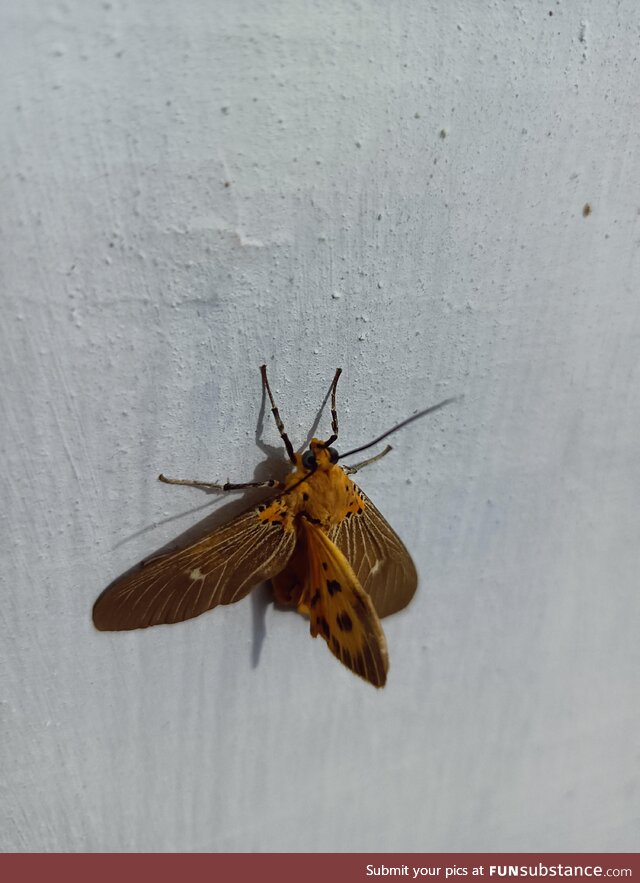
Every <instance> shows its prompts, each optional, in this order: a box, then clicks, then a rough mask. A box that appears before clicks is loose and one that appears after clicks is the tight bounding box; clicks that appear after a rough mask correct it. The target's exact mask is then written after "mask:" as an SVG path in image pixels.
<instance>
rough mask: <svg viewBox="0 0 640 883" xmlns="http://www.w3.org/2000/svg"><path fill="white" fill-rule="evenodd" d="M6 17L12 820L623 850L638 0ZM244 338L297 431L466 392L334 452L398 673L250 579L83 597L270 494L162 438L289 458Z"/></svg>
mask: <svg viewBox="0 0 640 883" xmlns="http://www.w3.org/2000/svg"><path fill="white" fill-rule="evenodd" d="M0 17H1V19H2V22H1V27H0V41H1V45H0V83H1V84H2V85H1V86H0V88H1V90H2V97H3V101H2V110H1V113H2V119H1V125H0V142H1V147H2V149H1V152H0V163H1V170H0V171H1V180H2V197H1V202H0V224H1V234H2V235H1V246H0V247H1V248H2V313H1V316H0V327H1V338H0V366H1V370H2V393H1V395H2V405H1V411H0V422H1V429H0V432H1V438H2V466H3V468H2V472H3V476H4V478H3V501H4V503H3V506H2V512H1V518H2V532H1V535H0V544H1V547H2V561H3V567H2V603H1V605H0V622H1V631H2V635H1V640H0V657H1V658H0V663H1V675H0V677H1V690H0V701H1V705H0V712H1V739H0V751H1V752H2V768H3V773H2V783H1V786H2V787H1V791H0V793H1V802H2V805H1V809H0V848H2V849H4V850H104V851H111V850H179V851H182V850H185V851H187V850H202V851H219V850H231V851H234V850H239V851H245V850H261V851H275V850H318V851H324V850H373V849H375V850H385V851H394V850H415V851H422V850H542V849H544V850H584V849H603V850H636V849H638V848H640V838H639V835H638V831H639V830H640V821H639V820H640V778H639V764H638V758H639V756H640V754H639V753H640V737H639V735H638V734H639V733H640V708H639V703H638V695H639V693H638V688H639V674H638V673H639V672H640V643H639V641H638V627H639V625H640V616H639V613H640V610H639V593H638V574H639V572H640V542H639V536H640V513H639V507H638V497H639V493H640V466H639V458H638V438H640V415H639V412H638V388H639V383H640V300H639V297H638V292H639V287H638V281H639V273H638V271H639V269H640V250H639V244H640V143H639V125H638V119H639V112H640V97H639V96H640V75H639V65H638V52H637V47H638V39H639V37H640V12H639V10H638V5H637V3H636V2H635V0H621V2H616V3H600V2H597V0H585V2H582V3H580V4H567V3H559V2H556V0H551V2H548V3H541V2H526V0H525V2H522V3H515V4H512V3H502V2H493V3H487V4H485V3H475V2H472V0H466V2H462V0H458V2H447V0H435V2H433V3H422V2H417V0H416V2H406V3H400V2H395V0H384V2H364V0H363V2H343V0H317V2H300V3H298V2H293V0H291V2H287V0H275V2H260V0H217V2H206V0H199V2H198V0H193V2H186V3H181V4H176V3H170V2H167V0H153V2H151V0H139V2H123V0H109V2H104V3H102V2H91V3H87V2H84V0H65V2H59V3H47V2H44V0H23V2H17V0H15V2H13V3H11V2H5V3H3V4H2V9H1V11H0ZM587 203H588V204H589V205H590V207H591V211H590V213H589V212H588V210H585V211H583V207H584V206H585V205H586V204H587ZM263 361H266V362H267V363H268V365H269V368H270V371H271V378H272V383H273V387H274V392H275V393H276V395H277V398H278V400H279V404H280V407H281V411H282V414H283V417H284V418H285V420H286V423H287V426H288V429H289V433H290V434H291V436H292V437H293V438H294V440H295V441H296V443H302V442H303V441H304V440H305V439H306V438H307V433H308V431H309V428H310V427H311V426H312V424H313V423H314V421H315V420H316V418H317V417H318V413H319V408H320V403H321V402H322V399H323V397H324V395H325V394H326V391H327V388H328V385H329V382H330V380H331V377H332V374H333V371H334V368H335V366H336V365H342V366H343V368H344V376H343V380H342V381H341V388H340V396H339V400H340V414H341V438H340V446H341V447H342V449H343V450H346V449H347V447H354V446H355V445H357V444H360V443H363V442H365V441H368V440H369V439H371V438H372V437H374V436H375V435H376V434H378V433H379V432H381V431H382V430H384V429H386V428H387V427H388V426H390V425H392V424H393V423H394V422H396V421H399V420H401V419H402V418H404V417H406V416H408V415H409V414H411V413H413V412H414V411H415V410H416V409H418V408H420V407H424V406H426V405H428V404H430V403H433V402H435V401H437V400H439V399H441V398H444V397H445V396H448V395H457V394H464V399H463V400H462V401H461V402H459V403H458V404H456V405H454V406H452V407H450V408H448V409H446V410H444V411H440V412H438V413H437V414H436V415H434V416H433V417H432V418H428V419H427V420H425V421H424V422H421V423H417V424H415V425H414V426H412V427H410V428H408V429H407V430H406V431H404V432H403V433H401V434H399V435H398V436H396V437H395V439H394V448H395V451H394V453H393V454H392V455H390V456H389V457H387V458H386V460H384V461H383V462H382V463H380V464H376V465H374V466H372V467H371V468H370V469H369V470H368V471H367V472H363V473H362V475H361V476H359V478H360V479H361V480H360V483H361V485H362V487H363V488H364V489H365V490H366V491H367V493H368V494H369V495H370V496H371V497H373V499H374V500H375V501H376V503H377V505H378V507H379V508H380V509H381V510H382V511H383V512H384V514H385V515H386V516H387V518H388V519H389V521H390V522H391V524H392V525H393V526H394V527H395V528H396V529H397V531H398V532H399V533H400V535H401V536H402V537H403V539H404V540H405V542H406V544H407V545H408V547H409V548H410V549H411V551H412V553H413V555H414V557H415V560H416V564H417V566H418V569H419V572H420V577H421V588H420V590H419V593H418V594H417V596H416V598H415V600H414V602H413V603H412V605H411V606H410V607H409V608H408V609H407V610H406V611H403V612H402V613H401V614H399V615H397V616H395V617H392V618H390V619H388V620H386V621H385V630H386V634H387V638H388V642H389V648H390V656H391V670H390V676H389V682H388V685H387V687H386V688H385V690H384V691H376V690H374V689H373V688H372V687H370V686H369V685H367V684H365V683H364V682H361V681H360V680H359V679H357V678H355V677H353V676H352V675H351V674H350V673H349V672H348V671H347V670H346V669H344V668H342V667H341V666H340V665H339V664H338V663H337V662H336V660H335V659H334V658H333V657H332V656H331V655H330V654H329V653H328V652H327V649H326V647H325V646H324V645H323V643H322V642H321V641H320V640H318V641H312V640H311V639H310V638H309V636H308V624H307V623H306V622H305V621H304V620H303V619H302V618H301V617H299V616H297V615H296V614H292V613H286V612H281V611H279V610H276V609H274V607H273V605H272V604H271V603H270V600H269V595H268V593H267V590H266V589H261V590H258V591H257V592H256V593H255V594H254V596H252V597H251V598H250V599H248V600H246V601H244V602H242V603H241V604H238V605H237V606H231V607H226V608H221V609H218V610H216V611H213V612H212V613H209V614H206V615H205V616H203V617H201V618H199V619H197V620H192V621H191V622H188V623H185V624H182V625H177V626H172V627H159V628H157V629H151V630H147V631H144V632H130V633H121V634H105V633H98V632H96V631H95V630H94V628H93V626H92V623H91V607H92V604H93V602H94V600H95V598H96V597H97V595H98V594H99V593H100V591H101V590H102V589H103V588H104V587H105V586H106V585H107V584H108V583H109V582H110V581H111V580H113V579H114V578H115V577H116V576H117V575H118V574H120V573H122V572H123V571H125V570H126V569H127V568H129V567H130V566H131V565H132V564H134V563H135V562H136V561H138V560H140V559H141V558H143V557H145V556H149V555H150V554H152V553H154V552H155V551H157V550H158V549H160V548H161V547H163V546H165V545H166V544H168V543H171V542H172V541H174V540H175V539H176V538H177V537H178V536H179V535H180V534H182V533H184V531H186V530H187V529H188V528H190V527H191V526H192V525H194V524H196V523H199V522H200V521H201V520H202V519H203V518H205V517H208V518H209V517H212V518H213V522H214V523H218V522H219V521H221V520H223V519H224V518H225V517H228V515H229V514H230V513H235V512H237V511H239V510H240V509H241V508H242V507H243V506H244V505H246V499H248V500H249V501H251V500H255V499H257V498H258V497H259V493H254V495H253V496H252V495H251V494H249V495H247V497H246V498H245V500H244V501H243V499H242V498H241V496H240V495H234V496H233V497H232V498H230V499H226V500H220V501H218V500H217V499H216V498H214V497H212V496H211V495H209V496H207V495H206V494H205V493H203V492H201V491H197V490H193V489H186V488H171V487H167V486H164V485H162V484H160V483H159V482H157V481H156V475H157V473H158V472H160V471H161V470H162V471H165V472H166V473H167V474H174V475H178V476H183V477H194V478H203V479H209V480H216V479H226V478H227V477H229V478H231V479H232V480H236V481H241V480H248V479H251V478H252V477H253V476H258V477H264V476H265V475H269V474H273V473H276V474H282V471H283V469H284V465H285V461H284V456H283V451H282V449H281V446H280V443H279V439H278V437H277V433H276V431H275V428H274V427H273V425H272V423H271V421H270V419H269V417H270V415H269V413H268V412H267V413H266V415H264V414H261V393H260V384H259V373H258V367H259V365H260V364H261V363H262V362H263ZM263 416H264V420H263V419H262V417H263ZM328 426H329V419H328V414H327V413H326V412H325V413H324V414H323V415H322V417H321V424H320V428H321V430H324V431H328ZM212 512H213V516H211V513H212Z"/></svg>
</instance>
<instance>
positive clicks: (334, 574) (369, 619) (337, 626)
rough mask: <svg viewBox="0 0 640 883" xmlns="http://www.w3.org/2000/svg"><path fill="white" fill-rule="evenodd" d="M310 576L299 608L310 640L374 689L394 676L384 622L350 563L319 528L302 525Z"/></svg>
mask: <svg viewBox="0 0 640 883" xmlns="http://www.w3.org/2000/svg"><path fill="white" fill-rule="evenodd" d="M301 524H302V528H301V530H302V531H303V532H304V542H305V545H306V553H307V574H306V581H305V587H304V590H303V592H302V597H301V600H300V604H299V607H300V609H301V611H302V612H305V613H307V612H308V614H309V618H310V620H311V634H312V635H313V637H314V638H315V637H316V636H317V635H322V637H323V638H324V639H325V641H326V642H327V645H328V647H329V649H330V650H331V652H332V653H333V655H334V656H336V657H337V658H338V659H339V660H340V662H342V663H343V664H344V665H346V666H347V668H349V669H351V671H352V672H354V673H355V674H357V675H360V677H361V678H364V679H365V680H366V681H369V683H371V684H373V685H374V686H375V687H384V685H385V683H386V680H387V671H388V670H389V658H388V654H387V642H386V639H385V636H384V632H383V631H382V626H381V625H380V620H379V619H378V615H377V613H376V611H375V608H374V606H373V604H372V602H371V598H370V597H369V596H368V595H367V593H366V592H365V591H364V590H363V588H362V586H361V585H360V583H359V582H358V579H357V577H356V575H355V573H354V572H353V570H352V568H351V566H350V565H349V562H348V561H347V559H346V558H345V556H344V555H343V554H342V552H341V551H340V549H338V548H337V546H336V545H335V544H334V543H332V542H331V540H330V539H329V538H328V537H327V535H326V534H325V533H324V532H323V531H322V530H320V529H319V528H318V527H316V526H315V525H313V524H311V523H310V522H308V521H307V520H306V519H302V522H301Z"/></svg>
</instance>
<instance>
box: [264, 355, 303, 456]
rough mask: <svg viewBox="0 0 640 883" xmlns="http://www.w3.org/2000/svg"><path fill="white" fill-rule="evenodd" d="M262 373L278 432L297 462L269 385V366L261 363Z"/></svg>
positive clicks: (289, 453)
mask: <svg viewBox="0 0 640 883" xmlns="http://www.w3.org/2000/svg"><path fill="white" fill-rule="evenodd" d="M260 373H261V374H262V386H263V389H264V390H265V391H266V393H267V395H268V396H269V401H270V402H271V413H272V414H273V419H274V420H275V421H276V426H277V427H278V432H279V433H280V438H281V439H282V441H283V442H284V446H285V448H286V449H287V454H288V455H289V459H290V460H291V462H292V463H295V462H296V456H295V454H294V452H293V445H292V444H291V440H290V439H289V436H288V435H287V433H286V432H285V429H284V423H283V422H282V418H281V417H280V412H279V411H278V409H277V408H276V403H275V402H274V400H273V394H272V392H271V387H270V386H269V381H268V380H267V366H266V365H260Z"/></svg>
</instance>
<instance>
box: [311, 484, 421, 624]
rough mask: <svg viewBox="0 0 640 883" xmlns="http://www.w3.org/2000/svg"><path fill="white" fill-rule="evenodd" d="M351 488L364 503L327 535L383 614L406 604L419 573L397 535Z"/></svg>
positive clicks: (365, 499)
mask: <svg viewBox="0 0 640 883" xmlns="http://www.w3.org/2000/svg"><path fill="white" fill-rule="evenodd" d="M354 488H355V490H356V492H357V494H358V496H359V498H360V501H361V503H362V504H363V505H362V506H361V507H358V508H357V511H355V512H354V514H353V515H351V516H349V517H348V518H344V519H343V520H342V521H340V522H339V523H338V524H337V525H335V526H334V527H333V528H331V530H330V531H329V532H328V536H329V539H330V540H331V541H332V542H333V543H335V544H336V546H337V547H338V549H339V550H340V551H341V552H342V554H343V555H344V557H345V558H346V559H347V561H348V562H349V564H350V565H351V567H352V568H353V572H354V573H355V575H356V578H357V580H358V582H359V584H360V585H361V586H362V588H363V589H364V590H365V592H366V593H367V595H369V597H370V598H371V600H372V601H373V606H374V607H375V609H376V612H377V614H378V616H379V617H381V618H382V617H383V616H389V615H390V614H391V613H396V612H397V611H398V610H402V608H403V607H406V606H407V604H408V603H409V601H411V599H412V598H413V596H414V594H415V591H416V588H417V585H418V574H417V573H416V568H415V565H414V563H413V561H412V560H411V556H410V555H409V553H408V551H407V549H406V548H405V546H404V544H403V542H402V540H401V539H400V537H399V536H398V535H397V534H396V532H395V531H394V530H393V528H391V527H390V526H389V524H387V522H386V521H385V519H384V518H383V516H382V515H381V514H380V512H378V510H377V509H376V507H375V506H374V505H373V503H372V502H371V500H370V499H369V498H368V497H367V495H366V494H365V493H363V491H361V490H360V488H358V487H356V486H355V485H354Z"/></svg>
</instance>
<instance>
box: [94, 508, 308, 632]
mask: <svg viewBox="0 0 640 883" xmlns="http://www.w3.org/2000/svg"><path fill="white" fill-rule="evenodd" d="M295 543H296V535H295V531H294V530H285V528H284V527H283V525H282V524H281V523H279V522H264V521H262V520H260V518H259V510H258V509H257V508H253V509H249V510H248V511H247V512H244V513H243V514H241V515H238V516H237V517H236V518H234V519H232V520H231V521H229V522H227V523H226V524H223V525H222V526H221V527H219V528H218V529H217V530H214V531H213V533H210V534H208V535H207V536H205V537H204V538H203V539H201V540H198V541H197V542H195V543H193V544H192V545H190V546H187V547H186V548H184V549H180V550H178V551H176V552H169V553H168V554H167V555H162V556H160V557H159V558H154V559H152V560H151V561H149V562H148V563H147V564H144V565H142V567H140V569H139V570H137V571H135V572H133V573H131V574H129V575H127V576H125V577H123V578H122V579H120V580H118V581H117V582H115V583H114V584H113V585H112V586H110V587H109V588H108V589H106V590H105V591H104V592H103V593H102V595H101V596H100V597H99V598H98V600H97V601H96V603H95V605H94V607H93V622H94V624H95V626H96V628H98V629H100V630H102V631H120V630H124V629H139V628H146V627H147V626H151V625H159V624H160V623H171V622H182V620H185V619H191V618H192V617H194V616H199V615H200V614H201V613H204V612H205V611H206V610H210V609H211V608H212V607H216V606H217V605H218V604H233V603H234V602H235V601H239V600H240V599H241V598H243V597H244V596H245V595H246V594H247V593H248V592H249V591H250V589H251V588H252V587H253V586H255V585H257V584H258V583H260V582H262V581H263V580H267V579H270V578H271V577H272V576H274V575H275V574H276V573H278V572H279V571H281V570H282V569H283V568H284V567H285V565H286V563H287V561H288V560H289V557H290V556H291V553H292V552H293V549H294V546H295Z"/></svg>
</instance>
